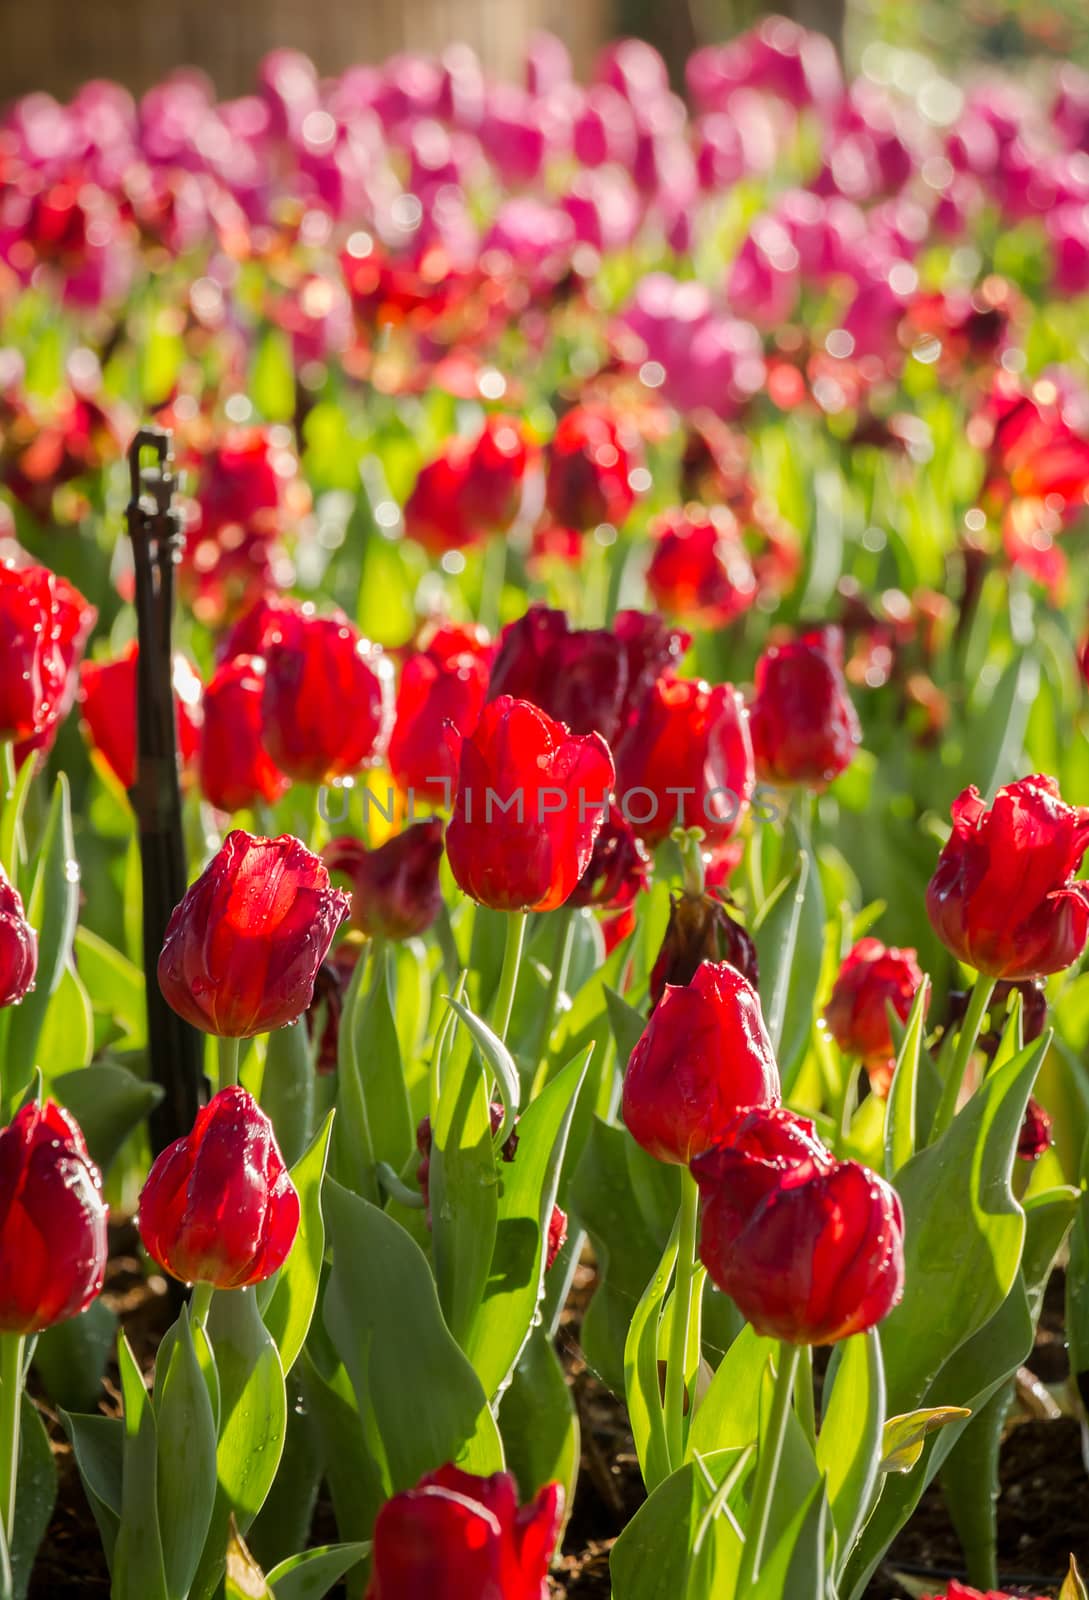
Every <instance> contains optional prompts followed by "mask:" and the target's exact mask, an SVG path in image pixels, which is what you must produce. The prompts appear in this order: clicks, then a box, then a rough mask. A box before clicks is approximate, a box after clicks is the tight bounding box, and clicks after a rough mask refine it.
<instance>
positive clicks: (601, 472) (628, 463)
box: [545, 406, 635, 529]
mask: <svg viewBox="0 0 1089 1600" xmlns="http://www.w3.org/2000/svg"><path fill="white" fill-rule="evenodd" d="M634 466H635V461H634V459H633V457H632V454H631V453H630V449H629V445H628V443H627V442H626V440H625V438H624V436H623V434H622V432H621V430H620V428H619V427H618V426H617V424H616V422H615V421H614V420H613V418H612V417H611V416H609V414H608V413H607V412H605V411H600V410H593V409H591V408H589V407H586V406H576V407H575V408H574V409H573V410H571V411H569V412H568V413H567V415H566V416H565V417H563V418H562V419H561V421H560V423H559V426H558V427H557V429H556V432H555V434H554V435H553V438H552V443H551V444H550V445H549V447H548V476H547V480H546V485H545V500H546V503H547V506H548V510H549V513H550V514H551V516H552V517H553V518H554V519H555V521H556V522H559V523H561V524H562V525H563V526H564V527H568V528H584V529H585V528H595V527H597V526H598V524H599V523H603V522H607V523H611V524H612V526H613V527H616V528H619V527H620V525H621V524H622V523H623V522H624V521H625V519H626V518H627V515H628V512H629V511H630V510H631V508H632V506H633V505H634V504H635V491H634V489H633V488H632V486H631V473H632V469H633V468H634Z"/></svg>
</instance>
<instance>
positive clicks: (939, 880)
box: [926, 775, 1089, 978]
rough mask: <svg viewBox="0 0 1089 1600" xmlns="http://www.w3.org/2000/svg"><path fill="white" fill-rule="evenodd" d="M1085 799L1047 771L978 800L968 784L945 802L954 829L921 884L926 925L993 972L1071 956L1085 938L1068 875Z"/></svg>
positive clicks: (1083, 903) (1085, 887) (1011, 974)
mask: <svg viewBox="0 0 1089 1600" xmlns="http://www.w3.org/2000/svg"><path fill="white" fill-rule="evenodd" d="M1087 844H1089V807H1085V806H1069V805H1066V804H1065V803H1064V801H1063V800H1062V798H1061V796H1060V794H1059V786H1058V784H1057V783H1056V781H1055V779H1054V778H1048V777H1042V776H1039V775H1037V776H1035V777H1031V778H1021V779H1019V780H1018V782H1016V783H1011V784H1008V785H1007V786H1006V787H1005V788H1003V789H999V791H998V793H997V794H996V795H995V797H994V801H993V802H992V804H991V805H990V806H987V805H986V804H985V803H984V801H983V800H982V799H981V797H980V794H979V791H978V790H977V789H976V788H975V787H974V786H973V787H971V788H968V789H965V790H964V792H963V793H962V794H961V795H959V796H958V798H957V799H956V800H954V802H953V832H952V834H951V835H950V837H949V841H948V843H947V844H946V845H945V847H944V849H943V850H942V853H941V855H940V856H939V857H938V865H937V867H936V868H935V871H934V876H933V877H932V878H931V880H930V884H929V886H928V888H927V891H926V909H927V913H928V915H929V917H930V921H931V923H932V925H933V927H934V931H935V932H936V933H937V935H938V937H939V938H940V939H941V940H942V942H943V944H945V945H946V946H947V948H948V949H950V950H951V951H952V952H953V954H954V955H955V956H956V957H957V959H958V960H960V961H963V962H964V963H965V964H966V965H967V966H969V967H974V968H975V969H976V971H977V972H983V973H986V974H987V975H988V976H989V977H992V978H1042V977H1046V976H1047V975H1048V973H1051V972H1061V971H1062V970H1063V968H1064V967H1069V966H1070V965H1071V964H1072V963H1073V962H1075V961H1076V960H1077V959H1078V957H1079V956H1080V955H1081V953H1082V951H1083V950H1084V949H1085V943H1086V939H1087V937H1089V884H1086V883H1082V882H1079V881H1078V880H1076V879H1075V877H1074V874H1075V872H1076V871H1077V869H1078V867H1079V865H1080V863H1081V858H1082V856H1083V855H1084V853H1085V849H1086V845H1087Z"/></svg>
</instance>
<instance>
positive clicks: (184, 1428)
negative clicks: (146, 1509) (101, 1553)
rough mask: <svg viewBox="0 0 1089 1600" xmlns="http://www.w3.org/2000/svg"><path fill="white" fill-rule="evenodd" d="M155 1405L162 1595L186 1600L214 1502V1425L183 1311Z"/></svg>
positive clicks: (186, 1315)
mask: <svg viewBox="0 0 1089 1600" xmlns="http://www.w3.org/2000/svg"><path fill="white" fill-rule="evenodd" d="M159 1387H160V1385H159V1384H158V1383H157V1384H156V1388H157V1389H158V1388H159ZM157 1399H158V1405H157V1415H156V1425H157V1427H156V1431H157V1433H158V1437H159V1452H158V1471H157V1492H158V1506H159V1527H160V1530H161V1534H162V1542H163V1567H164V1570H165V1573H166V1589H167V1593H168V1594H169V1595H170V1597H171V1600H186V1596H187V1595H188V1594H189V1587H190V1584H191V1583H192V1581H193V1578H194V1576H195V1574H196V1570H197V1566H198V1564H199V1562H200V1557H201V1551H202V1550H203V1549H204V1541H205V1538H206V1536H207V1533H208V1528H209V1525H210V1523H211V1520H212V1508H213V1506H214V1505H215V1499H216V1424H215V1418H214V1417H213V1415H212V1402H211V1400H210V1399H209V1396H208V1387H207V1385H206V1383H205V1381H204V1375H203V1373H202V1372H201V1368H200V1363H199V1362H198V1360H197V1352H196V1349H195V1347H194V1344H193V1334H192V1330H191V1329H190V1326H189V1314H188V1311H185V1310H183V1311H182V1313H181V1315H180V1316H179V1318H178V1321H177V1325H176V1336H175V1338H174V1340H173V1342H172V1346H171V1349H170V1365H169V1367H168V1368H167V1372H166V1377H165V1379H164V1380H163V1381H162V1384H161V1396H159V1397H157Z"/></svg>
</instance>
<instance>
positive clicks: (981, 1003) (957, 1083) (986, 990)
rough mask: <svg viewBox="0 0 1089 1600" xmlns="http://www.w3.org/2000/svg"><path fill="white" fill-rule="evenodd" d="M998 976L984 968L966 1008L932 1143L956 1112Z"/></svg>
mask: <svg viewBox="0 0 1089 1600" xmlns="http://www.w3.org/2000/svg"><path fill="white" fill-rule="evenodd" d="M994 985H995V980H994V979H993V978H990V977H988V976H987V974H986V973H985V972H981V973H979V974H978V976H977V977H976V981H975V985H974V987H973V989H972V993H971V996H970V998H969V1000H968V1010H967V1011H966V1012H965V1016H964V1021H963V1022H962V1023H961V1025H960V1033H959V1035H958V1037H957V1053H956V1055H955V1056H954V1057H953V1065H952V1066H951V1067H950V1069H949V1076H948V1077H947V1078H946V1080H945V1083H944V1085H943V1087H942V1094H941V1099H940V1100H939V1101H938V1109H937V1111H936V1112H935V1113H934V1125H933V1127H932V1128H931V1130H930V1143H931V1144H933V1143H934V1141H935V1139H940V1138H941V1136H942V1134H943V1133H944V1132H945V1130H946V1128H948V1126H949V1124H950V1123H951V1122H952V1120H953V1118H954V1117H955V1116H956V1114H957V1101H958V1100H959V1099H960V1091H961V1089H962V1087H963V1085H964V1079H965V1076H966V1075H967V1072H968V1065H969V1063H970V1061H971V1059H972V1051H973V1050H974V1049H975V1047H976V1040H977V1039H978V1038H979V1030H980V1028H981V1027H982V1025H983V1018H984V1017H985V1016H986V1014H987V1007H988V1006H989V1005H990V1003H991V996H992V995H993V994H994Z"/></svg>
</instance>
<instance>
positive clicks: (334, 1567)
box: [268, 1544, 371, 1600]
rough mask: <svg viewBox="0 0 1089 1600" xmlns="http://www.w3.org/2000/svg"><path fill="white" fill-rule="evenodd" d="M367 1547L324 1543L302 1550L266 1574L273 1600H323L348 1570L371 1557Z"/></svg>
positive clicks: (366, 1545)
mask: <svg viewBox="0 0 1089 1600" xmlns="http://www.w3.org/2000/svg"><path fill="white" fill-rule="evenodd" d="M370 1550H371V1547H370V1545H369V1544H326V1545H321V1546H319V1547H318V1548H317V1549H315V1550H304V1551H303V1552H302V1554H301V1555H297V1556H290V1557H289V1558H288V1559H287V1560H286V1561H281V1562H280V1564H279V1566H276V1567H273V1569H272V1571H271V1572H270V1573H269V1575H268V1581H269V1583H270V1584H271V1585H272V1589H273V1593H274V1594H275V1597H276V1600H322V1596H323V1595H327V1594H328V1593H329V1590H330V1589H331V1588H332V1587H333V1585H334V1584H335V1583H339V1582H340V1580H341V1578H342V1577H343V1576H344V1574H345V1573H346V1572H347V1571H348V1570H349V1568H350V1567H354V1566H355V1565H356V1563H357V1562H359V1561H365V1560H366V1558H367V1556H368V1555H370Z"/></svg>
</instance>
